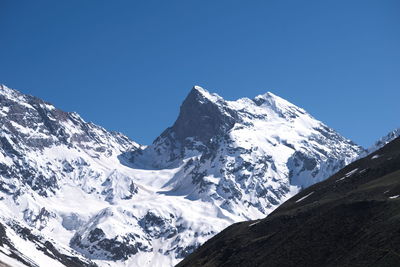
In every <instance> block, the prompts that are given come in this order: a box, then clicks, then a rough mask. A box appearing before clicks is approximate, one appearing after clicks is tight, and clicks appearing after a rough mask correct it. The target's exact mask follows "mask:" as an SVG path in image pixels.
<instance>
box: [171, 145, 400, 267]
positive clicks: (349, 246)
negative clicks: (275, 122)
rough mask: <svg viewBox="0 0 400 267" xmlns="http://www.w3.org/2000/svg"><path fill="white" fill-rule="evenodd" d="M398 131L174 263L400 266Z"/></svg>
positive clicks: (399, 149)
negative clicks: (272, 208) (378, 146)
mask: <svg viewBox="0 0 400 267" xmlns="http://www.w3.org/2000/svg"><path fill="white" fill-rule="evenodd" d="M399 195H400V138H397V139H395V140H394V141H392V142H391V143H389V144H387V145H386V146H385V147H383V148H381V149H380V150H378V151H376V152H374V153H373V154H371V155H369V156H367V157H366V158H363V159H361V160H358V161H356V162H354V163H352V164H350V165H349V166H347V167H345V168H344V169H342V170H341V171H339V172H338V173H337V174H335V175H333V176H332V177H330V178H329V179H327V180H325V181H324V182H321V183H319V184H316V185H314V186H311V187H309V188H307V189H306V190H304V191H302V192H301V193H300V194H298V195H296V196H295V197H293V198H291V199H290V200H288V201H287V202H285V203H284V204H283V205H281V206H280V207H279V208H278V209H276V210H275V211H274V212H273V213H272V214H270V215H269V216H268V217H267V218H265V219H262V220H259V221H250V222H242V223H237V224H234V225H232V226H230V227H228V228H227V229H225V230H224V231H222V232H221V233H220V234H218V235H217V236H215V237H214V238H212V239H210V240H209V241H207V242H206V243H205V244H204V245H203V246H201V247H200V248H199V249H198V250H197V251H195V252H194V253H193V254H191V255H189V256H188V257H187V258H185V259H184V260H183V261H182V262H181V263H179V264H178V266H400V196H399Z"/></svg>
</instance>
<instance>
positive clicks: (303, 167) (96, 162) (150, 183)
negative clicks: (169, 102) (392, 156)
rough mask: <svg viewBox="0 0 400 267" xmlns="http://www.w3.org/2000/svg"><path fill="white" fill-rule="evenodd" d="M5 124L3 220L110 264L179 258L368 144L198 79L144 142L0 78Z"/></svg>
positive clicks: (279, 105)
mask: <svg viewBox="0 0 400 267" xmlns="http://www.w3.org/2000/svg"><path fill="white" fill-rule="evenodd" d="M0 123H1V131H0V208H1V210H2V216H4V218H2V219H1V220H0V223H1V222H6V221H8V220H10V218H12V219H13V220H16V221H18V222H19V223H21V225H22V226H23V227H25V228H27V229H31V230H32V232H35V231H39V230H40V232H41V235H43V238H44V240H52V242H53V243H54V244H55V246H56V247H57V248H68V249H73V250H75V251H77V252H79V253H80V254H81V255H84V256H85V257H86V258H88V259H90V260H92V261H93V262H95V263H96V264H98V265H106V266H107V265H108V264H109V263H110V262H111V264H112V265H113V266H118V265H123V266H134V265H138V266H143V265H163V266H170V265H174V264H176V263H177V262H178V261H180V260H181V259H182V258H183V257H185V256H187V255H189V254H190V253H192V252H193V251H194V250H195V249H196V248H197V247H199V246H200V245H201V244H203V243H204V242H205V241H206V240H208V239H209V238H211V237H212V236H214V235H215V234H216V233H218V232H219V231H221V230H222V229H224V228H225V227H227V226H229V225H230V224H232V223H234V222H237V221H241V220H248V219H257V218H261V217H264V216H265V215H267V214H269V213H270V212H271V211H272V210H274V209H275V208H276V207H278V206H279V205H280V204H281V203H282V202H283V201H284V200H286V199H288V198H290V197H291V196H293V195H294V194H295V193H297V192H298V191H299V190H301V189H302V188H306V187H308V186H310V185H312V184H314V183H316V182H319V181H322V180H324V179H325V178H326V177H328V176H329V175H331V174H333V173H334V172H336V171H338V170H339V169H340V168H342V167H343V166H344V165H346V164H347V163H349V162H351V161H352V160H353V159H354V158H356V157H357V156H358V155H360V153H363V151H364V150H363V149H362V148H360V147H359V146H357V145H355V144H354V143H352V142H351V141H349V140H347V139H345V138H344V137H342V136H341V135H339V134H338V133H336V132H335V131H333V130H332V129H330V128H329V127H327V126H326V125H324V124H323V123H321V122H319V121H317V120H316V119H314V118H313V117H312V116H311V115H309V114H308V113H307V112H306V111H304V110H303V109H301V108H299V107H296V106H295V105H293V104H291V103H289V102H287V101H286V100H284V99H282V98H280V97H278V96H275V95H273V94H272V93H267V94H264V95H260V96H257V97H255V98H254V99H248V98H243V99H239V100H237V101H226V100H224V99H223V98H222V97H220V96H218V95H216V94H211V93H209V92H208V91H206V90H204V89H202V88H200V87H194V88H193V89H192V90H191V91H190V93H189V95H188V96H187V98H186V99H185V100H184V102H183V104H182V106H181V109H180V114H179V116H178V119H177V120H176V122H175V123H174V124H173V125H172V127H170V128H168V129H166V130H165V131H164V132H163V133H162V134H161V135H160V136H159V137H158V138H156V140H155V141H154V142H153V144H151V145H149V146H147V147H144V146H140V145H138V144H137V143H135V142H133V141H131V140H130V139H129V138H128V137H126V136H124V135H122V134H120V133H115V132H109V131H107V130H105V129H103V128H102V127H100V126H97V125H95V124H93V123H88V122H85V121H84V120H83V119H82V118H81V117H80V116H79V115H78V114H76V113H69V112H64V111H61V110H59V109H57V108H55V107H54V106H53V105H51V104H49V103H47V102H45V101H43V100H41V99H38V98H35V97H33V96H28V95H24V94H22V93H20V92H18V91H16V90H13V89H9V88H7V87H5V86H1V88H0ZM13 231H14V232H13ZM10 233H11V234H13V235H15V236H20V234H19V233H18V232H16V231H15V230H13V228H9V233H8V234H7V235H10ZM34 243H35V242H34V241H32V244H31V245H32V246H33V248H35V249H36V250H32V251H36V252H35V253H36V254H34V255H33V256H32V255H30V257H36V256H37V255H42V254H43V253H42V252H43V251H42V250H41V248H40V246H36V245H35V244H34ZM0 246H1V244H0ZM0 253H3V252H2V250H0ZM21 253H22V254H24V253H25V252H21ZM39 258H40V257H39ZM1 259H2V258H0V260H1ZM88 262H89V261H88ZM36 264H39V265H41V264H44V263H40V262H37V263H36ZM88 264H92V263H90V262H89V263H88Z"/></svg>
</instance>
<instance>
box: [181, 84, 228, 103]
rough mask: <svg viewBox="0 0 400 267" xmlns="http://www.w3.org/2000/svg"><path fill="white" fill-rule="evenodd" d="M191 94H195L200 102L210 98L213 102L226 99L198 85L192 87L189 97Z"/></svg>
mask: <svg viewBox="0 0 400 267" xmlns="http://www.w3.org/2000/svg"><path fill="white" fill-rule="evenodd" d="M191 96H195V98H196V100H198V101H200V102H204V100H209V101H211V102H218V101H223V100H224V99H223V98H222V97H220V96H219V95H217V94H215V93H210V92H209V91H207V90H206V89H204V88H203V87H201V86H198V85H195V86H193V87H192V90H191V91H190V92H189V94H188V96H187V98H190V97H191Z"/></svg>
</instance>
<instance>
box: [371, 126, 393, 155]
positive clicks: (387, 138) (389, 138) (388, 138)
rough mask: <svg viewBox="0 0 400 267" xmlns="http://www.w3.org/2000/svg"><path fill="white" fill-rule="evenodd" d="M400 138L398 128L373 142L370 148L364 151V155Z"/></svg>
mask: <svg viewBox="0 0 400 267" xmlns="http://www.w3.org/2000/svg"><path fill="white" fill-rule="evenodd" d="M399 136H400V128H397V129H394V130H393V131H391V132H389V133H388V134H387V135H385V136H383V137H382V138H380V139H379V140H378V141H376V142H375V144H373V145H372V146H371V147H370V148H368V149H367V150H366V154H371V153H373V152H375V151H377V150H378V149H380V148H382V147H384V146H385V145H386V144H389V143H390V142H391V141H393V140H394V139H396V138H397V137H399Z"/></svg>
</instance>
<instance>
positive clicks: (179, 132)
mask: <svg viewBox="0 0 400 267" xmlns="http://www.w3.org/2000/svg"><path fill="white" fill-rule="evenodd" d="M224 103H225V100H224V99H223V98H222V97H220V96H219V95H217V94H211V93H210V92H208V91H207V90H205V89H203V88H202V87H200V86H194V87H193V88H192V90H191V91H190V93H189V94H188V96H187V97H186V99H185V100H184V101H183V103H182V105H181V107H180V112H179V116H178V119H177V120H176V122H175V124H174V125H173V126H172V129H173V130H174V132H175V135H176V137H177V138H178V139H180V140H184V139H185V138H187V137H197V139H199V140H201V141H208V140H210V139H211V138H212V137H213V136H215V135H217V134H219V133H222V132H225V130H227V129H229V128H231V127H233V124H234V119H233V118H232V115H233V114H231V113H232V112H229V110H227V108H226V105H223V104H224Z"/></svg>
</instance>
